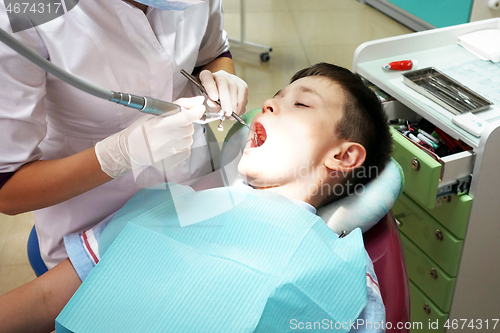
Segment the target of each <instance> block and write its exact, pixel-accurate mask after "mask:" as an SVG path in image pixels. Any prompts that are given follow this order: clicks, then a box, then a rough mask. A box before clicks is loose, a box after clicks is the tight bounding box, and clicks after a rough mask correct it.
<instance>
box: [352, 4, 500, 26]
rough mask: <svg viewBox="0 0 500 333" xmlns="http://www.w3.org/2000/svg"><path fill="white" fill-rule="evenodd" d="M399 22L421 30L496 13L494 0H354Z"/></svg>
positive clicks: (498, 5)
mask: <svg viewBox="0 0 500 333" xmlns="http://www.w3.org/2000/svg"><path fill="white" fill-rule="evenodd" d="M358 1H359V2H361V3H365V4H368V5H370V6H372V7H374V8H375V9H377V10H379V11H381V12H382V13H384V14H386V15H388V16H390V17H392V18H393V19H395V20H396V21H399V22H401V23H402V24H404V25H406V26H407V27H409V28H411V29H413V30H415V31H422V30H427V29H433V28H442V27H447V26H452V25H457V24H464V23H468V22H472V21H477V20H484V19H489V18H494V17H498V16H499V14H500V4H499V2H498V1H495V0H418V1H415V0H358Z"/></svg>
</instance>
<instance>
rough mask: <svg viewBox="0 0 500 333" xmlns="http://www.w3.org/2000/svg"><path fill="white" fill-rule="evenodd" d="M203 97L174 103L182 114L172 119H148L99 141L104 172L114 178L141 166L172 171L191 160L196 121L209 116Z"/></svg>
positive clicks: (96, 148)
mask: <svg viewBox="0 0 500 333" xmlns="http://www.w3.org/2000/svg"><path fill="white" fill-rule="evenodd" d="M203 102H204V98H203V97H202V96H198V97H193V98H181V99H178V100H176V101H175V102H174V103H176V104H179V105H180V106H181V107H182V111H181V112H180V113H178V114H176V115H173V116H169V117H162V116H154V115H145V116H143V117H141V118H139V119H138V120H136V121H135V122H134V123H133V124H132V125H130V126H129V127H127V128H126V129H124V130H122V131H120V132H118V133H116V134H113V135H111V136H109V137H107V138H106V139H104V140H102V141H99V142H98V143H97V144H96V146H95V153H96V155H97V159H98V160H99V164H100V165H101V169H102V171H104V172H105V173H106V174H107V175H108V176H110V177H112V178H116V177H119V176H121V175H123V174H125V173H127V172H129V171H131V170H133V169H136V168H138V167H141V166H145V165H146V166H149V165H153V164H154V165H155V166H156V165H158V163H160V164H161V167H162V169H164V170H167V169H170V168H172V167H174V166H176V165H177V164H179V163H181V162H182V161H184V160H185V159H187V158H188V157H189V156H190V154H191V149H190V148H191V145H192V144H193V137H192V136H193V133H194V127H193V121H195V120H198V119H200V118H201V116H202V115H203V113H204V112H205V106H204V105H203Z"/></svg>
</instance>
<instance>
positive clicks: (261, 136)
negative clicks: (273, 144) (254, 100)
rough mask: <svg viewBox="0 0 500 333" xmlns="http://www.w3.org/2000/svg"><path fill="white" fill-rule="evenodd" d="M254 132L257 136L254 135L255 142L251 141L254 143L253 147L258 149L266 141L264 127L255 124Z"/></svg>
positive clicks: (257, 123)
mask: <svg viewBox="0 0 500 333" xmlns="http://www.w3.org/2000/svg"><path fill="white" fill-rule="evenodd" d="M254 130H255V133H257V135H256V140H253V141H256V142H254V143H253V144H254V145H255V147H260V146H262V145H263V144H264V142H266V139H267V133H266V129H265V128H264V126H262V124H261V123H259V122H256V123H255V127H254Z"/></svg>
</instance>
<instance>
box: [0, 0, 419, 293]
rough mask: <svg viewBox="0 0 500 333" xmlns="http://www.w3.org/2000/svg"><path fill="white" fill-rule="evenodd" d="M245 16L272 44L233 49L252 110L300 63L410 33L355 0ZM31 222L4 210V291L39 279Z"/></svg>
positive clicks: (288, 0)
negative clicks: (262, 50) (265, 55)
mask: <svg viewBox="0 0 500 333" xmlns="http://www.w3.org/2000/svg"><path fill="white" fill-rule="evenodd" d="M223 3H224V7H225V20H226V30H227V31H228V33H229V36H230V37H233V38H239V36H240V24H239V19H240V14H239V4H240V1H239V0H223ZM246 21H247V25H246V27H247V28H246V36H247V40H248V41H252V42H255V43H261V44H266V45H270V46H272V48H273V51H272V53H271V60H270V61H269V62H267V63H261V62H260V60H259V52H254V51H251V50H245V49H234V50H233V55H234V60H235V63H236V70H237V73H238V75H239V76H240V77H241V78H243V79H244V80H245V81H246V82H247V83H248V86H249V101H248V109H253V108H258V107H261V106H262V103H263V101H264V100H265V99H267V98H269V97H272V96H273V95H274V93H276V92H277V91H278V90H279V89H281V88H282V87H284V86H285V85H286V84H287V83H288V81H289V80H290V78H291V76H292V75H293V74H294V73H295V72H296V71H297V70H299V69H301V68H304V67H306V66H309V65H312V64H314V63H317V62H320V61H324V62H331V63H335V64H338V65H341V66H344V67H347V68H351V62H352V58H353V54H354V50H355V49H356V47H357V46H358V45H359V44H361V43H363V42H365V41H369V40H373V39H379V38H384V37H390V36H396V35H401V34H406V33H409V32H411V31H410V30H409V29H407V28H405V27H403V26H402V25H400V24H399V23H397V22H395V21H393V20H392V19H390V18H388V17H386V16H385V15H383V14H381V13H380V12H378V11H376V10H375V9H373V8H371V7H368V6H366V5H363V4H360V3H358V2H357V1H356V0H310V1H303V0H250V1H246ZM228 125H229V124H227V125H226V126H225V128H226V130H227V129H228V128H229V126H228ZM215 132H216V134H220V132H217V131H215ZM32 225H33V214H32V213H27V214H22V215H20V216H16V217H9V216H5V215H1V214H0V294H3V293H5V292H7V291H9V290H11V289H13V288H16V287H17V286H19V285H22V284H24V283H26V282H28V281H30V280H31V279H33V278H35V275H34V274H33V272H32V271H31V268H30V266H29V264H28V259H27V256H26V241H27V238H28V235H29V232H30V229H31V227H32Z"/></svg>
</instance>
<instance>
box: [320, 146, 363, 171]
mask: <svg viewBox="0 0 500 333" xmlns="http://www.w3.org/2000/svg"><path fill="white" fill-rule="evenodd" d="M365 159H366V149H365V147H363V146H362V145H361V144H359V143H356V142H344V143H342V144H341V145H340V146H339V147H336V148H335V149H334V150H333V151H332V152H331V155H330V156H329V157H328V158H327V160H326V161H325V166H326V167H327V168H329V169H331V170H338V171H351V170H354V169H356V168H358V167H360V166H361V165H363V163H364V162H365Z"/></svg>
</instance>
